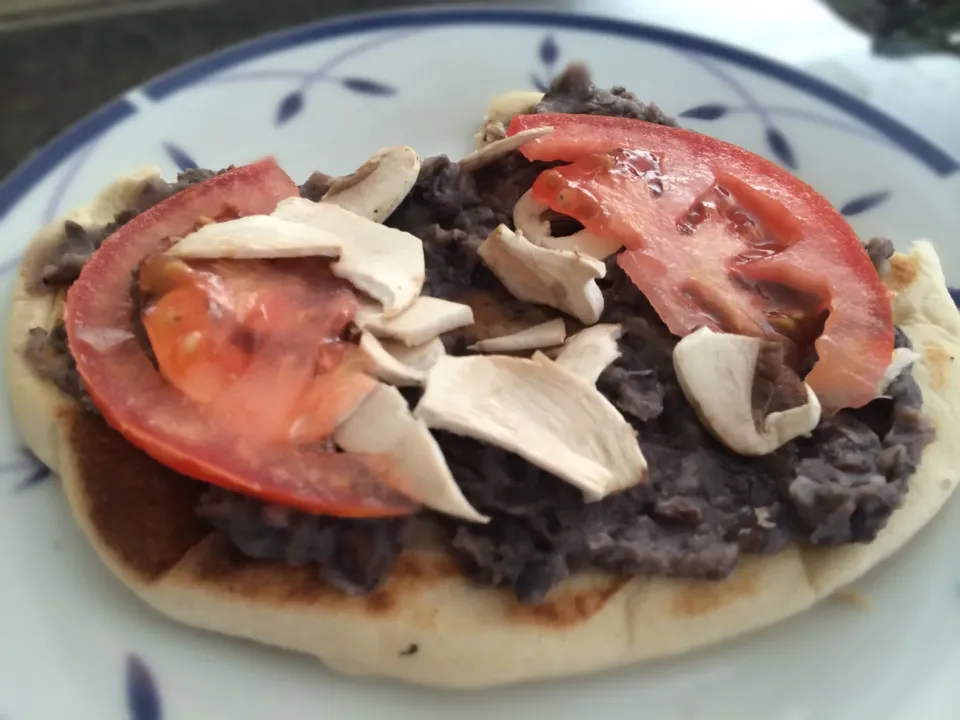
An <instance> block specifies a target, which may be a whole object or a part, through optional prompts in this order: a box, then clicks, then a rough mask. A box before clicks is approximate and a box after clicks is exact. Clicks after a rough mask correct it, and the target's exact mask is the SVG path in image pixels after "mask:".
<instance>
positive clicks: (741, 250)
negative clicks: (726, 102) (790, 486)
mask: <svg viewBox="0 0 960 720" xmlns="http://www.w3.org/2000/svg"><path fill="white" fill-rule="evenodd" d="M548 125H549V126H553V128H554V131H553V132H552V133H551V134H549V135H546V136H544V137H542V138H539V139H537V140H535V141H532V142H529V143H527V144H525V145H523V146H522V147H521V148H520V151H521V152H522V153H523V154H524V155H525V156H526V157H527V158H528V159H530V160H545V161H557V160H560V161H565V162H568V163H570V164H568V165H564V166H561V167H558V168H554V169H552V170H548V171H545V172H544V173H542V174H541V175H540V176H539V177H538V178H537V180H536V181H535V183H534V186H533V195H534V197H535V198H536V199H537V200H538V201H539V202H542V203H544V204H546V205H548V206H550V207H551V208H552V209H553V210H555V211H557V212H560V213H563V214H566V215H569V216H571V217H573V218H575V219H577V220H578V221H580V222H581V223H582V224H583V225H584V226H585V227H587V228H588V229H590V230H591V231H592V232H594V233H596V234H598V235H601V236H604V237H613V238H616V239H618V240H620V241H621V242H622V243H623V244H624V245H625V246H626V250H625V251H624V252H623V253H622V254H621V255H620V256H619V259H618V261H619V263H620V266H621V267H622V268H623V269H624V271H625V272H626V273H627V274H628V275H629V276H630V278H631V280H633V282H634V284H635V285H636V286H637V287H638V288H639V289H640V290H641V291H642V292H643V293H644V295H646V297H647V299H648V300H649V301H650V303H651V305H653V307H654V309H655V310H656V311H657V313H658V314H659V315H660V317H661V318H662V319H663V321H664V322H665V323H666V325H667V327H668V328H669V329H670V331H671V332H673V333H674V334H677V335H681V336H682V335H686V334H687V333H689V332H691V331H693V330H694V329H696V328H697V327H699V326H702V325H706V326H708V327H712V328H714V329H716V330H723V331H727V332H736V333H740V334H748V335H764V336H771V337H774V338H776V339H780V340H783V341H784V342H785V344H788V345H789V344H790V343H791V342H802V341H804V340H806V342H809V339H810V338H808V337H805V336H804V332H809V329H810V328H811V327H814V326H816V328H817V331H818V332H819V325H818V323H817V320H818V318H819V319H820V320H822V317H823V313H824V312H826V311H829V315H827V317H826V322H825V324H824V325H823V329H822V333H820V335H819V337H818V338H817V339H816V341H815V349H816V351H817V356H818V360H817V362H816V364H815V366H814V367H813V369H812V370H811V372H810V373H809V374H808V375H807V377H806V381H807V383H809V384H810V386H811V387H812V388H813V389H814V391H815V392H816V393H817V395H818V397H819V398H820V401H821V403H822V404H823V406H824V409H825V411H826V412H828V413H830V412H835V411H837V410H839V409H840V408H843V407H859V406H861V405H863V404H865V403H867V402H869V401H870V400H872V399H873V397H874V395H875V393H876V388H877V384H878V383H879V382H880V379H881V378H882V377H883V372H884V370H885V369H886V367H887V365H888V364H889V362H890V358H891V355H892V352H893V321H892V315H891V307H890V299H889V293H888V291H887V289H886V287H885V286H884V285H883V282H882V281H881V280H880V278H879V276H878V275H877V272H876V270H875V269H874V267H873V265H872V263H871V262H870V258H869V257H868V255H867V253H866V251H865V250H864V248H863V246H862V244H861V243H860V241H859V239H858V238H857V236H856V234H855V233H854V231H853V229H852V228H851V227H850V225H849V224H848V223H847V222H846V221H845V220H844V219H843V217H842V216H841V215H840V214H839V213H838V212H837V211H836V210H834V209H833V208H832V207H831V205H830V204H829V202H827V200H826V199H825V198H823V197H822V196H821V195H819V194H818V193H817V192H816V191H814V190H813V189H812V188H811V187H809V186H808V185H806V184H805V183H803V182H802V181H800V180H799V179H797V178H796V177H794V176H793V175H791V174H790V173H788V172H787V171H785V170H783V169H782V168H780V167H778V166H777V165H775V164H773V163H771V162H769V161H767V160H765V159H763V158H761V157H758V156H756V155H753V154H752V153H749V152H747V151H746V150H743V149H742V148H739V147H737V146H735V145H730V144H729V143H725V142H722V141H720V140H716V139H714V138H711V137H708V136H705V135H700V134H697V133H693V132H690V131H687V130H681V129H678V128H670V127H664V126H661V125H654V124H652V123H646V122H643V121H640V120H632V119H628V118H611V117H602V116H582V115H565V114H539V115H520V116H517V117H515V118H514V119H513V121H511V123H510V127H509V129H508V133H507V134H508V135H514V134H516V133H518V132H520V131H521V130H527V129H530V128H535V127H543V126H548Z"/></svg>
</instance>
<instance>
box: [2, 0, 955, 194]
mask: <svg viewBox="0 0 960 720" xmlns="http://www.w3.org/2000/svg"><path fill="white" fill-rule="evenodd" d="M441 4H443V5H453V4H463V3H459V2H451V0H445V1H443V2H436V1H435V2H429V1H427V2H424V1H423V0H421V1H420V2H417V3H409V2H396V1H390V0H272V1H269V2H268V0H194V2H193V3H191V4H188V5H181V6H176V7H171V8H168V9H160V10H155V11H151V12H138V13H129V14H125V15H119V16H112V17H102V16H101V17H94V18H87V19H78V20H75V21H72V22H63V23H58V24H54V25H47V26H35V27H26V28H23V29H8V30H5V31H3V32H0V68H3V71H2V72H0V96H2V97H3V98H4V102H3V103H0V128H3V132H2V133H0V176H4V175H6V174H7V173H8V172H10V171H11V170H12V169H13V168H14V167H15V166H16V165H17V164H18V163H20V162H22V161H23V160H24V159H26V158H27V157H28V156H29V155H30V154H31V152H33V151H34V150H36V149H37V148H39V147H41V146H42V145H43V144H45V143H46V142H48V141H49V140H50V139H51V138H53V137H54V136H55V135H56V134H57V133H59V132H60V131H61V130H63V129H64V128H65V127H67V126H68V125H69V124H71V123H72V122H74V121H75V120H77V119H79V118H80V117H82V116H83V115H85V114H86V113H88V112H90V111H91V110H93V109H94V108H96V107H97V106H99V105H101V104H102V103H104V102H106V101H108V100H110V99H111V98H113V97H114V96H115V95H117V94H119V93H120V92H122V91H124V90H125V89H127V88H129V87H131V86H133V85H136V84H138V83H141V82H143V81H144V80H146V79H148V78H150V77H152V76H153V75H156V74H158V73H160V72H162V71H164V70H166V69H169V68H171V67H173V66H176V65H179V64H181V63H183V62H186V61H188V60H191V59H194V58H196V57H199V56H201V55H204V54H207V53H209V52H212V51H214V50H216V49H218V48H222V47H224V46H227V45H231V44H233V43H236V42H238V41H241V40H244V39H247V38H250V37H253V36H256V35H260V34H263V33H267V32H270V31H273V30H277V29H280V28H284V27H289V26H291V25H297V24H301V23H306V22H311V21H316V20H322V19H325V18H329V17H334V16H336V15H340V14H342V13H345V12H352V13H357V12H370V11H374V10H380V9H397V8H401V7H407V6H410V5H420V6H424V5H434V6H435V5H441ZM474 4H476V3H474ZM483 4H486V5H494V4H499V5H506V6H517V5H523V6H527V7H541V8H552V9H558V10H573V11H579V12H592V13H596V14H602V15H608V16H616V17H620V18H626V19H632V20H639V21H643V22H649V23H655V24H661V25H669V26H672V27H676V28H679V29H683V30H688V31H690V32H695V33H700V34H703V35H708V36H711V37H714V38H716V39H720V40H724V41H726V42H730V43H733V44H737V45H741V46H743V47H746V48H748V49H751V50H754V51H756V52H760V53H763V54H766V55H769V56H771V57H773V58H775V59H779V60H781V61H784V62H787V63H791V64H794V65H798V66H800V67H804V68H806V69H808V70H810V71H812V72H814V73H816V74H818V75H820V76H821V77H823V78H825V79H827V80H830V81H833V82H835V83H837V84H840V85H841V86H843V87H845V88H846V89H848V90H850V91H851V92H854V93H855V94H857V95H859V96H860V97H861V98H864V99H866V100H869V101H872V102H874V103H876V104H878V105H880V106H881V107H883V108H884V109H886V110H887V111H888V112H891V113H892V114H894V115H896V116H898V117H900V119H902V120H904V121H905V122H907V123H909V124H911V125H913V126H914V127H916V128H917V129H918V130H920V131H921V132H923V133H925V134H927V135H928V136H929V137H930V138H931V139H932V140H934V141H935V142H938V143H939V144H940V145H942V146H943V148H944V149H945V150H947V151H948V152H952V153H954V154H956V155H958V156H960V124H957V123H956V122H955V121H953V120H952V118H951V115H952V114H953V113H954V112H955V109H956V108H957V107H960V60H957V59H955V58H948V57H937V56H930V57H915V58H911V59H909V60H903V59H900V60H889V59H881V58H877V57H875V56H874V55H873V54H872V53H871V51H870V42H869V40H868V38H867V37H866V36H865V35H864V34H863V33H861V32H860V31H858V30H856V29H854V28H853V27H851V26H850V25H848V24H846V23H845V22H843V21H841V20H840V19H839V17H838V16H837V15H836V14H834V13H833V12H832V11H831V10H830V9H828V7H827V6H825V5H824V4H822V3H821V2H820V1H819V0H779V2H775V3H774V2H769V3H761V2H757V1H756V0H725V2H723V3H717V2H715V0H546V1H544V2H524V3H515V2H512V3H483ZM653 99H654V100H655V98H653Z"/></svg>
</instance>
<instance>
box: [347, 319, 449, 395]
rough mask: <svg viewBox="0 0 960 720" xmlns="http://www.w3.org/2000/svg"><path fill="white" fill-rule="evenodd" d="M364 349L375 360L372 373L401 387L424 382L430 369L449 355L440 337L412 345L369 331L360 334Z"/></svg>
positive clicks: (369, 357)
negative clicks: (385, 338) (381, 336)
mask: <svg viewBox="0 0 960 720" xmlns="http://www.w3.org/2000/svg"><path fill="white" fill-rule="evenodd" d="M360 349H361V350H362V351H363V353H364V354H365V355H366V356H367V358H368V359H369V360H370V362H371V363H373V367H372V369H371V370H370V372H369V374H370V375H373V376H374V377H376V378H377V379H379V380H382V381H383V382H385V383H389V384H390V385H396V386H398V387H409V386H412V385H422V384H423V381H424V380H425V379H426V377H427V370H429V369H430V368H431V367H432V366H433V365H434V363H436V361H437V360H439V359H440V358H441V357H443V356H444V355H445V354H446V350H445V349H444V347H443V341H442V340H440V338H434V339H433V340H430V341H428V342H426V343H424V344H423V345H419V346H414V347H409V348H408V347H407V346H406V345H403V344H402V343H397V342H390V341H383V342H381V341H380V340H379V339H378V338H377V337H376V336H374V335H373V334H372V333H369V332H363V333H361V334H360Z"/></svg>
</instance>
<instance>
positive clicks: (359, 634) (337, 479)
mask: <svg viewBox="0 0 960 720" xmlns="http://www.w3.org/2000/svg"><path fill="white" fill-rule="evenodd" d="M958 344H960V315H958V312H957V309H956V307H955V305H954V303H953V302H952V301H951V299H950V296H949V294H948V292H947V289H946V287H945V283H944V278H943V274H942V272H941V269H940V265H939V262H938V260H937V256H936V254H935V253H934V250H933V247H932V246H931V244H930V243H929V242H926V241H920V242H916V243H914V245H913V247H912V249H911V250H910V253H909V254H899V253H894V251H893V246H892V244H891V243H890V242H889V241H886V240H881V239H874V240H870V241H869V242H867V243H865V244H862V243H861V241H860V240H859V239H858V238H857V236H856V235H855V233H854V232H853V230H852V229H851V228H850V226H849V225H848V224H847V223H846V222H845V221H844V220H843V218H842V217H841V216H840V215H839V214H838V213H837V212H836V211H835V210H834V209H833V208H832V207H831V205H830V204H829V203H828V202H827V201H826V200H825V199H824V198H823V197H821V196H820V195H819V194H817V193H816V192H815V191H814V190H813V189H812V188H810V187H809V186H807V185H806V184H804V183H803V182H801V181H800V180H798V179H797V178H795V177H794V176H792V175H791V174H789V173H788V172H786V171H785V170H783V169H781V168H779V167H778V166H776V165H774V164H772V163H770V162H768V161H766V160H764V159H762V158H760V157H757V156H755V155H752V154H751V153H749V152H746V151H744V150H742V149H740V148H738V147H735V146H733V145H729V144H727V143H724V142H720V141H718V140H715V139H712V138H710V137H706V136H703V135H699V134H696V133H693V132H689V131H687V130H684V129H680V128H678V127H676V124H675V123H674V122H673V121H672V120H670V119H669V118H667V117H665V116H664V115H663V114H662V113H661V112H660V110H659V109H657V108H656V107H655V106H651V105H644V104H642V103H640V102H638V101H637V99H636V98H635V97H634V96H633V95H631V94H630V93H628V92H626V91H624V90H623V89H622V88H614V89H613V90H612V91H606V90H600V89H598V88H596V87H594V86H593V85H592V83H591V82H590V79H589V76H588V75H587V73H586V71H585V70H584V69H583V68H582V67H579V66H574V67H571V68H569V69H568V70H567V71H566V72H565V73H563V74H562V75H561V76H560V77H558V79H557V80H556V81H555V82H554V84H553V86H552V87H551V88H550V90H549V91H548V92H547V93H546V95H543V96H541V95H539V94H537V95H532V96H531V95H530V94H528V93H513V94H509V95H506V96H503V97H501V98H498V99H497V100H496V101H495V102H494V104H493V105H492V106H491V109H490V112H489V114H488V116H487V118H486V119H485V122H484V125H483V128H482V130H481V132H480V134H479V136H478V149H477V150H476V151H475V152H474V153H472V154H470V155H469V156H467V157H465V158H463V159H462V160H460V161H459V162H453V161H451V160H449V159H448V158H446V157H443V156H441V157H431V158H428V159H425V160H423V161H421V160H420V158H418V156H417V154H416V153H415V152H414V150H413V149H411V148H409V147H390V148H386V149H383V150H381V151H379V152H378V153H376V154H375V155H374V156H373V157H372V158H371V159H370V160H369V161H368V162H366V163H365V164H364V165H363V166H362V167H360V168H359V169H358V170H357V171H356V172H354V173H352V174H351V175H348V176H345V177H329V176H326V175H323V174H321V173H315V174H314V175H313V176H312V177H311V178H310V179H309V180H308V181H307V182H306V183H305V184H304V185H302V186H299V187H298V185H297V184H296V183H295V182H294V181H293V180H291V179H290V177H289V176H288V175H287V174H286V173H284V171H283V170H281V169H280V167H278V165H277V164H276V163H275V162H274V161H273V160H270V159H266V160H261V161H259V162H256V163H253V164H251V165H246V166H242V167H233V168H229V169H227V170H224V171H221V172H219V173H215V172H209V171H203V170H196V171H190V172H187V173H184V174H182V175H180V177H179V178H178V179H177V181H176V182H175V183H173V184H171V183H168V182H165V181H164V180H163V179H161V177H160V176H159V174H158V172H157V171H156V170H153V169H145V170H142V171H139V172H136V173H134V174H132V175H130V176H128V177H124V178H121V179H119V180H117V181H116V182H114V183H113V184H111V185H110V186H109V187H107V188H106V189H104V190H103V191H102V192H101V193H100V194H99V196H98V197H97V198H96V199H95V200H94V201H93V202H92V203H91V204H90V205H88V206H86V207H83V208H80V209H78V210H76V211H74V212H73V213H71V214H70V215H68V216H67V217H66V218H64V219H60V220H58V221H57V222H55V223H53V224H52V225H50V226H49V227H47V228H46V229H44V230H43V231H42V232H40V233H39V234H38V235H37V237H36V238H35V239H34V241H33V243H32V244H31V245H30V247H29V249H28V252H27V254H26V256H25V257H24V260H23V263H22V266H21V269H20V274H19V280H18V284H17V288H16V296H15V299H14V304H13V306H12V322H11V323H10V336H9V342H8V358H7V370H8V381H9V384H10V389H11V392H12V397H13V406H14V411H15V417H16V420H17V423H18V426H19V428H20V431H21V433H22V436H23V438H24V440H25V442H26V443H27V444H28V446H29V447H30V448H31V449H32V450H33V452H34V453H35V454H36V455H37V457H39V458H40V459H41V460H42V461H43V462H44V463H46V464H47V465H49V467H50V468H51V469H53V470H54V471H56V472H57V473H59V474H60V476H61V478H62V479H63V487H64V489H65V491H66V494H67V497H68V498H69V501H70V506H71V508H72V510H73V512H74V514H75V516H76V518H77V520H78V522H79V523H80V525H81V526H82V528H83V530H84V532H85V533H86V535H87V536H88V537H89V539H90V541H91V542H92V544H93V546H94V547H95V548H96V550H97V552H98V553H99V554H100V555H101V556H102V558H103V560H104V561H105V562H106V564H107V565H108V566H109V567H110V569H111V570H112V571H113V572H114V573H115V574H116V575H117V576H118V577H119V578H120V579H121V580H122V581H123V582H124V583H125V584H126V585H128V586H129V587H130V588H131V589H132V590H133V591H134V592H136V593H137V594H138V595H139V596H140V597H142V598H143V599H144V600H145V601H146V602H147V603H149V604H150V605H151V606H153V607H154V608H156V609H157V610H159V611H160V612H162V613H165V614H167V615H169V616H170V617H172V618H174V619H176V620H179V621H181V622H184V623H187V624H189V625H192V626H196V627H199V628H206V629H209V630H214V631H218V632H222V633H227V634H230V635H235V636H240V637H244V638H251V639H254V640H257V641H260V642H263V643H268V644H271V645H276V646H279V647H283V648H288V649H292V650H297V651H302V652H305V653H309V654H312V655H315V656H317V657H319V658H320V659H321V660H323V662H325V663H326V664H328V665H330V666H331V667H333V668H335V669H337V670H340V671H343V672H349V673H357V674H370V675H380V676H391V677H397V678H401V679H404V680H407V681H411V682H416V683H422V684H430V685H445V686H455V687H478V686H488V685H495V684H504V683H513V682H518V681H522V680H528V679H532V678H542V677H551V676H561V675H570V674H575V673H583V672H588V671H595V670H599V669H602V668H608V667H612V666H617V665H622V664H626V663H630V662H634V661H638V660H641V659H646V658H653V657H659V656H665V655H670V654H676V653H680V652H683V651H687V650H690V649H692V648H696V647H699V646H703V645H707V644H709V643H713V642H716V641H719V640H721V639H724V638H728V637H731V636H734V635H737V634H741V633H744V632H746V631H748V630H751V629H755V628H759V627H761V626H765V625H768V624H770V623H773V622H775V621H777V620H780V619H782V618H785V617H787V616H789V615H793V614H795V613H798V612H800V611H801V610H803V609H805V608H807V607H809V606H810V605H812V604H813V603H814V602H816V601H817V600H819V599H821V598H824V597H826V596H827V595H829V594H831V593H833V592H835V591H836V590H837V589H838V588H840V587H841V586H843V585H846V584H847V583H849V582H850V581H852V580H854V579H856V578H858V577H859V576H861V575H862V574H863V573H864V572H866V571H867V570H868V569H869V568H871V567H872V566H874V565H876V564H877V563H878V562H880V561H881V560H882V559H883V558H885V557H887V556H888V555H889V554H890V553H892V552H894V551H895V550H896V549H897V548H899V547H900V546H902V545H903V544H904V543H905V542H906V541H907V540H908V539H909V538H910V537H911V536H912V535H913V534H914V533H915V532H917V530H919V529H920V528H921V527H922V526H923V525H924V524H925V523H926V522H928V521H929V520H930V518H931V517H932V516H933V515H934V513H935V512H936V511H937V510H938V509H939V508H940V507H941V506H942V504H943V503H944V502H945V501H946V499H947V497H948V496H949V494H950V493H951V491H952V490H953V489H954V488H955V487H956V485H957V480H958V476H960V462H958V457H960V456H958V451H957V448H960V422H958V420H960V418H958V415H960V375H958V372H957V370H956V367H955V363H954V362H953V361H954V357H955V356H956V353H957V352H960V345H958Z"/></svg>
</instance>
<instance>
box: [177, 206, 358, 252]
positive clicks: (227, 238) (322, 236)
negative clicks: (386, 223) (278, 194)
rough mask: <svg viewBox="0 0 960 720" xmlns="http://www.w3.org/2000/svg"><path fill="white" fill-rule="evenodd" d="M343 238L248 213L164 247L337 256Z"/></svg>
mask: <svg viewBox="0 0 960 720" xmlns="http://www.w3.org/2000/svg"><path fill="white" fill-rule="evenodd" d="M342 250H343V241H342V240H341V239H340V238H339V237H338V236H337V235H334V234H333V233H330V232H327V231H326V230H324V229H322V228H317V227H310V226H308V225H304V224H303V223H299V222H293V221H290V220H283V219H281V218H277V217H271V216H269V215H251V216H248V217H242V218H237V219H236V220H227V221H226V222H222V223H210V224H208V225H204V226H203V227H201V228H198V229H197V230H195V231H194V232H192V233H190V234H189V235H187V236H186V237H185V238H183V239H182V240H180V241H179V242H177V243H176V244H175V245H174V246H173V247H171V248H170V249H169V250H167V252H166V254H167V255H170V256H171V257H179V258H184V259H197V260H199V259H205V260H210V259H216V258H236V259H245V260H253V259H258V258H291V257H310V256H320V257H338V256H339V255H340V253H341V252H342Z"/></svg>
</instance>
